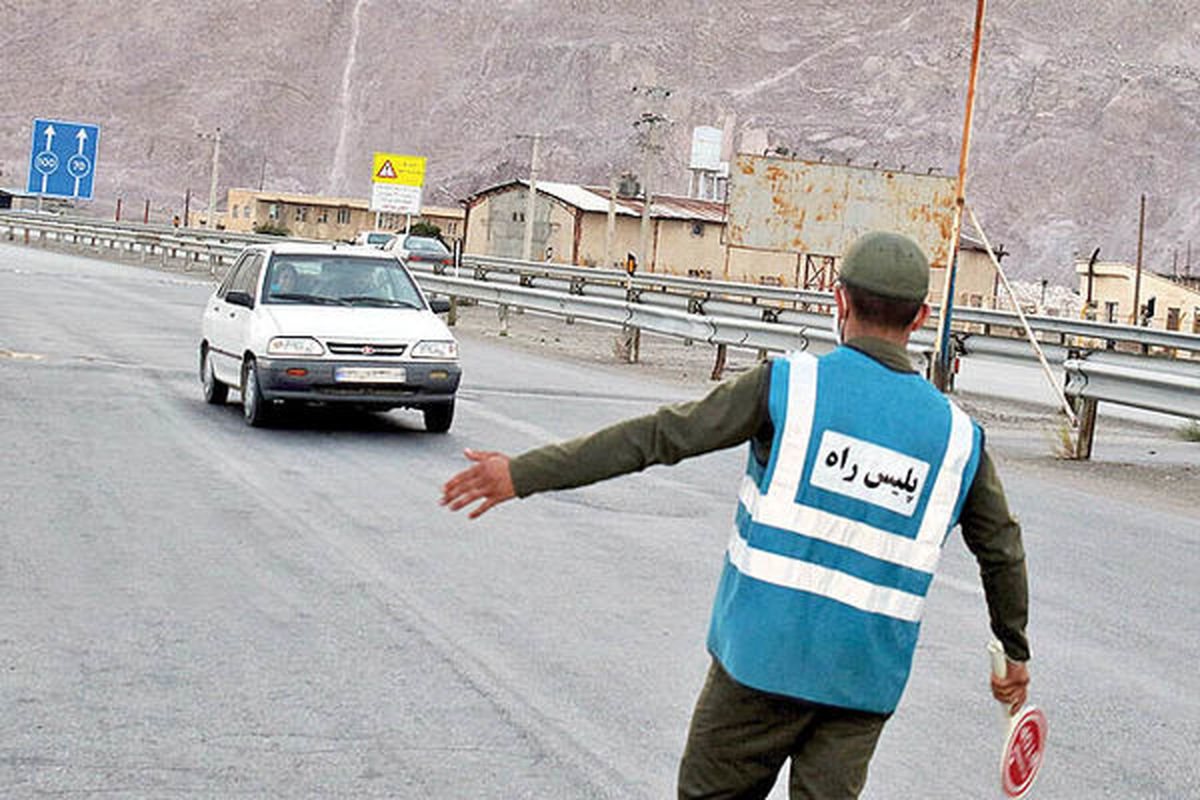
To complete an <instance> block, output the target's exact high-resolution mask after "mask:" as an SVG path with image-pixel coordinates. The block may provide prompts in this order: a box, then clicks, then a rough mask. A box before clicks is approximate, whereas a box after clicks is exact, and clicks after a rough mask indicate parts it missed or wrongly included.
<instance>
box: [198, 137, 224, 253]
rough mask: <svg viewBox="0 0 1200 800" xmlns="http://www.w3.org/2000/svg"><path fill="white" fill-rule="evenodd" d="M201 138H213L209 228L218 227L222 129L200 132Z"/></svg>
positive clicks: (209, 189) (209, 191) (209, 188)
mask: <svg viewBox="0 0 1200 800" xmlns="http://www.w3.org/2000/svg"><path fill="white" fill-rule="evenodd" d="M196 135H197V136H199V137H200V138H201V139H206V140H208V139H211V140H212V143H213V157H212V176H211V178H210V180H209V183H208V217H207V219H208V229H209V230H212V229H213V228H216V227H217V167H218V165H219V164H220V161H221V129H220V128H217V130H216V132H215V133H198V134H196Z"/></svg>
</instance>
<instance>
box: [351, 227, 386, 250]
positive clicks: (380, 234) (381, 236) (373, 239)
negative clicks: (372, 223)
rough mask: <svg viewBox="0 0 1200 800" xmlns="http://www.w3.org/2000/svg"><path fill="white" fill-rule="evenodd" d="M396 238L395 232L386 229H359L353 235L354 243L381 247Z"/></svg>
mask: <svg viewBox="0 0 1200 800" xmlns="http://www.w3.org/2000/svg"><path fill="white" fill-rule="evenodd" d="M395 238H396V234H394V233H388V232H387V231H359V232H358V235H357V236H355V237H354V244H358V245H365V246H367V247H378V248H379V249H383V248H384V247H385V246H387V244H388V243H389V242H391V241H392V240H393V239H395Z"/></svg>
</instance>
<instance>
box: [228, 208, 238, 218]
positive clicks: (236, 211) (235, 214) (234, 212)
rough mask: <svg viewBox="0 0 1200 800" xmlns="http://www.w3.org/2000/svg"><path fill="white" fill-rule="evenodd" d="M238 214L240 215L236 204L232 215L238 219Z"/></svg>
mask: <svg viewBox="0 0 1200 800" xmlns="http://www.w3.org/2000/svg"><path fill="white" fill-rule="evenodd" d="M237 215H238V207H237V206H234V207H233V213H232V214H231V215H230V216H232V217H233V218H234V219H237Z"/></svg>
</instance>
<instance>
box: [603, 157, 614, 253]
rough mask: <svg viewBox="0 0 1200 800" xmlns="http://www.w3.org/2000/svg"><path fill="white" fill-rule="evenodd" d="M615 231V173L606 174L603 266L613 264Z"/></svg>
mask: <svg viewBox="0 0 1200 800" xmlns="http://www.w3.org/2000/svg"><path fill="white" fill-rule="evenodd" d="M616 233H617V174H616V173H615V172H613V173H610V174H609V176H608V219H607V220H605V225H604V268H605V269H611V268H612V265H613V261H614V259H613V239H614V238H615V236H616Z"/></svg>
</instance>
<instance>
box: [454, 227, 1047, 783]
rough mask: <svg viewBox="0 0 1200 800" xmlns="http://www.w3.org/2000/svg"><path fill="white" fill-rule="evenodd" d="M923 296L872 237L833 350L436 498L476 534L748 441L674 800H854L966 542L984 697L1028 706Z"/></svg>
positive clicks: (992, 535) (1007, 553)
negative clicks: (992, 651) (507, 507)
mask: <svg viewBox="0 0 1200 800" xmlns="http://www.w3.org/2000/svg"><path fill="white" fill-rule="evenodd" d="M928 290H929V265H928V262H927V260H926V258H925V255H924V254H923V253H922V252H921V250H920V248H919V247H918V246H917V245H916V244H915V243H914V242H912V241H911V240H910V239H907V238H905V237H903V236H899V235H896V234H890V233H870V234H867V235H865V236H863V237H861V238H860V239H858V240H857V241H856V242H855V243H854V244H852V245H851V247H850V248H849V250H847V252H846V253H845V256H844V258H843V260H842V267H841V276H840V280H839V284H838V286H837V288H836V289H835V293H834V296H835V302H836V304H837V313H836V315H835V316H834V320H835V322H834V325H835V328H836V329H837V333H838V337H839V342H840V343H841V346H839V347H838V348H836V349H835V350H834V351H833V352H831V353H829V354H827V355H825V356H822V357H819V358H816V357H813V356H811V355H809V354H807V353H792V354H789V355H788V356H787V357H784V358H778V359H773V360H771V361H769V362H766V363H764V364H762V365H760V366H759V367H757V368H755V369H753V370H751V371H749V372H747V373H746V374H745V375H743V376H741V377H739V378H737V379H734V380H731V381H728V382H726V383H723V384H721V385H720V386H719V387H717V388H716V389H714V390H713V391H712V392H711V393H710V394H709V395H708V396H707V397H705V398H703V399H701V400H698V401H695V402H691V403H682V404H679V405H674V406H666V407H663V408H661V409H659V410H658V411H657V412H655V413H653V414H649V415H647V416H644V417H639V418H636V419H632V420H627V421H625V422H622V423H618V424H616V425H613V426H610V427H608V428H605V429H604V430H601V431H598V432H596V433H593V434H591V435H588V436H584V437H581V438H579V439H575V440H572V441H570V442H565V443H560V444H554V445H549V446H546V447H541V448H538V449H535V450H531V451H529V452H527V453H524V454H522V455H520V456H517V457H515V458H512V459H509V458H508V457H507V456H505V455H503V454H501V453H494V452H477V451H472V450H468V451H467V457H468V458H469V459H471V460H472V461H474V462H476V463H475V464H474V465H473V466H471V467H469V468H468V469H465V470H463V471H462V472H460V473H458V474H457V475H455V476H454V477H453V478H451V479H450V480H449V481H448V482H447V483H446V485H445V487H444V490H443V498H442V502H443V504H446V505H449V506H450V508H451V509H453V510H458V509H460V508H463V507H466V506H468V505H471V504H473V503H478V505H476V506H475V508H474V509H473V510H472V511H471V513H470V516H471V517H477V516H479V515H480V514H482V513H483V512H484V511H487V510H488V509H489V508H491V507H492V506H494V505H496V504H497V503H500V502H503V501H505V500H508V499H510V498H512V497H526V496H528V495H531V494H534V493H536V492H543V491H550V490H555V489H566V488H571V487H575V486H582V485H585V484H588V483H593V482H595V481H599V480H604V479H605V478H609V477H613V476H615V475H621V474H625V473H628V472H634V471H637V470H641V469H644V468H645V467H648V466H650V465H652V464H673V463H676V462H677V461H679V460H680V459H683V458H687V457H689V456H693V455H698V454H701V453H705V452H710V451H712V450H717V449H721V448H724V447H729V446H731V445H735V444H738V443H741V442H747V441H748V442H749V443H750V452H749V454H748V458H747V466H746V474H745V476H744V478H743V479H742V484H741V488H740V490H739V492H738V498H737V500H738V502H737V510H736V515H735V525H734V531H733V535H732V538H731V539H730V542H729V546H728V548H727V549H726V553H725V563H724V570H723V572H722V575H721V580H720V583H719V585H718V587H717V596H716V600H715V602H714V604H713V612H712V620H711V623H710V627H709V634H708V650H709V652H710V654H711V655H712V664H711V666H710V668H709V674H708V677H707V679H706V681H705V685H704V688H703V690H702V691H701V693H700V697H699V699H698V701H697V704H696V709H695V711H694V712H693V716H692V722H691V727H690V730H689V733H688V741H687V745H686V748H685V751H684V755H683V759H682V762H681V764H680V770H679V782H678V791H679V797H680V798H701V797H703V798H759V797H765V796H766V795H767V794H768V793H769V792H770V789H771V786H772V785H773V784H774V783H775V780H776V777H777V775H778V772H779V770H780V769H781V767H782V766H783V764H784V762H785V761H787V760H788V759H790V760H791V767H790V773H789V788H790V792H791V795H790V796H791V797H792V798H793V800H795V799H796V798H814V799H820V800H826V799H827V798H855V797H857V796H858V795H859V793H860V792H861V791H862V788H863V785H864V783H865V781H866V774H867V764H868V762H869V761H870V758H871V755H872V753H873V752H874V749H875V744H876V742H877V740H878V738H879V734H880V732H881V731H882V729H883V725H884V723H885V722H886V721H887V719H888V718H889V716H890V715H891V714H892V712H893V711H894V710H895V708H896V704H897V703H898V702H899V699H900V696H901V694H902V692H903V690H904V686H905V684H906V683H907V681H908V675H909V668H910V665H911V663H912V658H913V652H914V649H915V647H916V640H917V634H918V631H919V628H920V621H921V614H922V611H923V607H924V599H925V595H926V592H927V591H928V589H929V586H930V583H931V582H932V579H933V573H934V570H935V568H936V565H937V562H938V558H939V556H940V554H941V548H942V545H943V543H944V542H945V541H946V539H947V535H948V534H949V532H950V531H951V529H952V528H953V527H954V526H955V525H959V524H961V526H962V531H963V538H964V540H965V542H966V544H967V546H968V547H969V548H970V550H971V551H972V553H973V554H974V555H975V557H976V559H977V560H978V562H979V564H980V574H981V578H982V581H983V588H984V594H985V597H986V599H987V605H988V611H989V615H990V618H991V627H992V630H993V632H994V633H995V634H996V636H997V637H998V638H999V639H1000V641H1001V643H1002V644H1003V645H1004V648H1005V651H1006V653H1007V655H1008V659H1009V662H1010V663H1009V665H1008V666H1009V669H1008V675H1007V677H1006V678H1005V679H1003V680H1001V679H996V678H993V679H992V693H993V695H994V696H995V697H996V698H997V699H999V700H1001V701H1003V702H1005V703H1007V704H1009V705H1010V706H1011V707H1012V708H1014V709H1015V708H1016V707H1018V706H1019V705H1020V704H1021V703H1023V702H1024V699H1025V693H1026V687H1027V684H1028V682H1029V673H1028V671H1027V669H1026V667H1025V661H1026V660H1027V659H1028V658H1029V647H1028V642H1027V640H1026V637H1025V624H1026V618H1027V604H1028V592H1027V587H1026V576H1025V557H1024V550H1023V548H1022V544H1021V532H1020V527H1019V526H1018V525H1017V523H1016V521H1015V520H1014V519H1013V517H1012V515H1011V514H1010V513H1009V510H1008V506H1007V501H1006V500H1005V497H1004V491H1003V489H1002V488H1001V486H1000V482H999V479H998V478H997V476H996V472H995V468H994V465H993V464H992V461H991V459H990V458H989V456H988V454H987V451H986V449H985V448H984V437H983V432H982V430H981V429H980V428H979V426H978V425H977V424H975V423H974V422H973V421H972V420H971V419H970V418H969V417H968V416H967V415H966V414H965V413H964V412H963V411H962V410H960V409H959V408H958V407H957V406H956V405H955V404H954V403H953V402H952V401H951V400H949V399H948V398H946V397H944V396H942V395H941V394H939V393H938V392H937V391H936V390H935V389H934V388H933V387H932V386H930V384H929V383H928V382H927V381H925V380H924V379H923V378H922V377H921V376H920V375H919V374H917V373H916V372H915V371H914V370H913V369H912V366H911V364H910V362H909V360H908V355H907V351H906V345H907V342H908V338H909V336H910V335H911V334H912V332H913V331H915V330H917V329H918V328H920V327H921V325H922V324H924V322H925V320H926V318H927V317H928V315H929V306H928V305H927V304H926V303H925V298H926V295H927V294H928Z"/></svg>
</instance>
